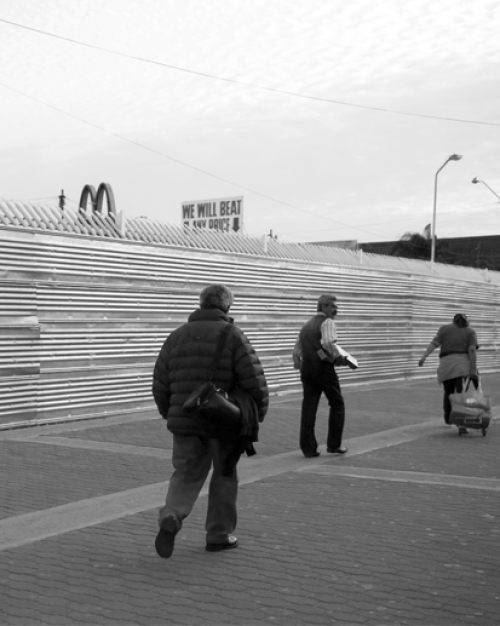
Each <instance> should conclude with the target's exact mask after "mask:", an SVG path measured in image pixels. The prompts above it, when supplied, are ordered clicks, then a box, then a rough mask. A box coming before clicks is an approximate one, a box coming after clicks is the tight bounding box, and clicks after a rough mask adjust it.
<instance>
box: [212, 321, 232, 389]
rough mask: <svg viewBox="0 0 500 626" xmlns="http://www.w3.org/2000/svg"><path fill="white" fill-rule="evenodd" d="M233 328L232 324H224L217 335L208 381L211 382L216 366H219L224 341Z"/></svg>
mask: <svg viewBox="0 0 500 626" xmlns="http://www.w3.org/2000/svg"><path fill="white" fill-rule="evenodd" d="M233 328H234V324H230V323H229V322H226V323H225V324H224V326H223V327H222V331H221V333H220V335H219V340H218V341H217V347H216V348H215V354H214V359H213V361H212V369H211V370H210V375H209V377H208V380H209V381H211V380H212V379H213V377H214V375H215V372H216V370H217V366H218V365H219V359H220V355H221V354H222V348H223V347H224V344H225V343H226V339H227V337H229V335H230V334H231V332H232V330H233Z"/></svg>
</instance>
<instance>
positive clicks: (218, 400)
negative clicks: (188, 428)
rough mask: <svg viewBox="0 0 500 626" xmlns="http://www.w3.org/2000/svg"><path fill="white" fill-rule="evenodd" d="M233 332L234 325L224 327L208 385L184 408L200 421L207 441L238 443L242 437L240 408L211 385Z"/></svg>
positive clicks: (198, 391) (195, 391)
mask: <svg viewBox="0 0 500 626" xmlns="http://www.w3.org/2000/svg"><path fill="white" fill-rule="evenodd" d="M232 329H233V326H232V324H228V323H226V325H225V326H224V327H223V329H222V332H221V334H220V336H219V341H218V342H217V347H216V350H215V354H214V359H213V362H212V367H211V370H210V376H209V378H208V380H207V382H206V383H203V385H200V386H199V387H197V388H196V389H195V390H194V391H193V392H192V393H191V395H190V396H189V398H188V399H187V400H186V402H184V404H183V405H182V410H183V412H184V414H185V415H189V416H195V417H198V418H200V420H201V421H202V423H203V427H204V430H205V432H206V434H207V436H208V437H211V438H214V439H219V440H220V441H234V440H235V439H237V438H238V437H239V436H240V435H241V426H242V424H241V412H240V409H239V408H238V406H237V405H236V404H235V403H234V402H233V401H232V400H231V398H230V397H229V395H228V393H227V392H226V391H224V389H218V388H217V387H216V386H215V385H214V383H213V382H212V379H213V377H214V375H215V372H216V371H217V365H218V364H219V358H220V355H221V353H222V349H223V347H224V344H225V343H226V339H227V337H228V336H229V334H230V333H231V331H232Z"/></svg>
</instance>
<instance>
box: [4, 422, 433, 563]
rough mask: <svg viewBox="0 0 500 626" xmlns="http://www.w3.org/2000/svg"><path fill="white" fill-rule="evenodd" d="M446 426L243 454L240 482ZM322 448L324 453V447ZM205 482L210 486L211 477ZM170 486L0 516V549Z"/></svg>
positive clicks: (108, 513)
mask: <svg viewBox="0 0 500 626" xmlns="http://www.w3.org/2000/svg"><path fill="white" fill-rule="evenodd" d="M442 430H443V424H440V425H439V426H438V425H436V420H435V419H433V420H429V421H427V422H422V423H420V424H414V425H410V426H401V427H399V428H394V429H391V430H386V431H383V432H381V433H374V434H372V435H365V436H363V437H355V438H353V439H348V440H347V441H345V444H346V445H347V446H348V447H349V452H348V453H347V454H346V455H338V454H337V455H335V454H332V455H329V454H322V456H320V457H317V458H314V459H306V458H304V457H303V456H302V453H301V452H300V451H297V450H295V451H293V452H286V453H283V454H277V455H274V456H270V457H259V456H254V457H250V458H243V459H242V460H241V461H240V463H239V465H238V469H239V476H240V484H242V485H244V484H249V483H253V482H256V481H259V480H263V479H266V478H270V477H271V476H277V475H279V474H284V473H287V472H294V471H297V470H305V469H311V468H317V467H318V466H321V465H323V464H324V463H327V462H329V463H331V462H332V461H333V462H336V461H339V462H340V463H341V462H342V459H345V458H348V457H352V456H355V455H358V454H363V453H365V452H370V451H372V450H378V449H381V448H387V447H389V446H395V445H398V444H400V443H406V442H409V441H413V440H415V439H419V438H421V437H424V436H427V435H432V434H435V433H438V432H442ZM93 443H95V442H93ZM112 445H116V446H120V445H121V444H112ZM320 449H321V450H322V451H323V452H324V446H322V447H321V448H320ZM161 452H162V453H163V452H164V451H163V450H162V451H161ZM336 465H337V463H335V466H336ZM206 484H207V485H208V481H207V483H206ZM167 485H168V482H160V483H155V484H151V485H147V486H145V487H137V488H135V489H128V490H126V491H120V492H117V493H112V494H109V495H105V496H99V497H96V498H89V499H86V500H79V501H77V502H71V503H69V504H65V505H62V506H57V507H53V508H50V509H45V510H43V511H36V512H33V513H26V514H23V515H18V516H16V517H10V518H7V519H4V520H1V521H0V551H1V550H7V549H9V548H16V547H19V546H22V545H26V544H29V543H33V542H35V541H41V540H43V539H47V538H49V537H55V536H57V535H60V534H63V533H67V532H71V531H73V530H79V529H82V528H87V527H88V526H95V525H97V524H102V523H105V522H110V521H113V520H116V519H120V518H122V517H126V516H128V515H135V514H137V513H142V512H144V511H149V510H151V509H155V508H157V507H159V506H160V505H161V504H163V502H164V498H165V493H166V489H167ZM206 494H207V487H204V489H203V490H202V492H201V495H206Z"/></svg>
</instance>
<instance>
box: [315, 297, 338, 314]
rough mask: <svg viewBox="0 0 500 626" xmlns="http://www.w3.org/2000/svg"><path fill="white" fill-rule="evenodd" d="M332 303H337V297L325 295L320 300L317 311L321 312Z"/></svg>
mask: <svg viewBox="0 0 500 626" xmlns="http://www.w3.org/2000/svg"><path fill="white" fill-rule="evenodd" d="M330 302H337V298H336V296H334V295H333V294H332V293H324V294H323V295H322V296H320V297H319V298H318V308H317V309H316V310H317V311H321V310H322V308H323V307H324V306H326V305H327V304H330Z"/></svg>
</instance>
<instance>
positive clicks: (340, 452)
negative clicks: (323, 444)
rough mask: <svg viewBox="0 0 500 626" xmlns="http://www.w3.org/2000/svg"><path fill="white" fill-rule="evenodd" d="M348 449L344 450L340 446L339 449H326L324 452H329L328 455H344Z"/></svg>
mask: <svg viewBox="0 0 500 626" xmlns="http://www.w3.org/2000/svg"><path fill="white" fill-rule="evenodd" d="M348 449H349V448H344V447H343V446H340V448H327V449H326V451H327V452H330V454H345V453H346V452H347V451H348Z"/></svg>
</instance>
